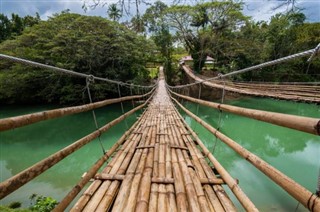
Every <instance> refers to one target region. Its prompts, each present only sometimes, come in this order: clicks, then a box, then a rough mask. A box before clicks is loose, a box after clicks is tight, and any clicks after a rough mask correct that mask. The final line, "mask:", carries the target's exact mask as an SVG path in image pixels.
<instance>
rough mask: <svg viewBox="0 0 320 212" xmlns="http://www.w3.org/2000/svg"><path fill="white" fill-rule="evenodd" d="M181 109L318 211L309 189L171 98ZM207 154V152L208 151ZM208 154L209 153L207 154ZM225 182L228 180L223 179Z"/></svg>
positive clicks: (317, 201)
mask: <svg viewBox="0 0 320 212" xmlns="http://www.w3.org/2000/svg"><path fill="white" fill-rule="evenodd" d="M173 100H174V101H175V102H176V103H177V104H178V105H179V107H180V108H181V109H183V110H184V111H185V112H186V113H187V114H188V115H189V116H191V117H192V118H194V119H195V120H196V121H197V122H198V123H200V124H201V125H202V126H204V127H205V128H206V129H207V130H209V131H210V132H211V133H213V134H214V135H215V136H216V137H218V138H219V139H220V140H221V141H223V142H224V143H226V144H227V145H228V146H230V147H231V148H232V149H233V150H234V151H236V152H237V153H238V154H239V155H240V156H242V157H243V158H245V159H246V160H247V161H249V162H250V163H251V164H253V165H254V166H255V167H256V168H258V169H259V170H260V171H261V172H263V173H264V174H265V175H267V176H268V177H269V178H270V179H272V180H273V181H274V182H275V183H277V184H278V185H279V186H281V187H282V188H283V189H284V190H285V191H287V192H288V193H289V194H290V195H291V196H292V197H294V198H295V199H296V200H298V201H299V202H300V203H301V204H302V205H304V206H305V207H306V208H308V209H309V210H312V209H313V208H315V211H320V198H319V197H317V196H316V195H314V194H312V193H311V192H310V191H308V190H307V189H305V188H304V187H302V186H301V185H300V184H298V183H296V182H295V181H294V180H292V179H291V178H289V177H288V176H286V175H284V174H283V173H281V172H280V171H279V170H277V169H276V168H274V167H273V166H271V165H270V164H268V163H266V162H265V161H263V160H262V159H261V158H259V157H258V156H256V155H254V154H253V153H251V152H249V151H248V150H247V149H245V148H244V147H242V146H241V145H239V144H237V143H236V142H235V141H233V140H232V139H230V138H228V137H227V136H225V135H224V134H222V133H221V132H219V131H217V130H216V129H215V128H213V127H212V126H210V125H209V124H207V123H206V122H204V121H202V120H201V119H200V118H199V117H197V116H196V115H194V114H193V113H191V112H190V111H188V110H187V109H186V108H185V107H183V106H182V105H181V104H180V103H179V102H178V101H177V100H175V99H173ZM208 154H209V153H208ZM208 156H210V154H209V155H208ZM216 168H217V167H216ZM224 180H225V181H226V182H227V184H228V181H227V180H226V179H224Z"/></svg>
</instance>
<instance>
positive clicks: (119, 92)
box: [118, 84, 129, 129]
mask: <svg viewBox="0 0 320 212" xmlns="http://www.w3.org/2000/svg"><path fill="white" fill-rule="evenodd" d="M118 94H119V98H121V91H120V84H118ZM120 104H121V110H122V115H123V114H124V108H123V103H122V102H120ZM124 122H125V123H126V127H127V129H129V126H128V123H127V119H125V120H124Z"/></svg>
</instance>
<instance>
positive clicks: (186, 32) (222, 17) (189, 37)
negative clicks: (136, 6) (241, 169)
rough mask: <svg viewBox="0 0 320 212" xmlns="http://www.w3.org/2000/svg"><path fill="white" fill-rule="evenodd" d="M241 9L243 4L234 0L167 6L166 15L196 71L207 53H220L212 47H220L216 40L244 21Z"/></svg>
mask: <svg viewBox="0 0 320 212" xmlns="http://www.w3.org/2000/svg"><path fill="white" fill-rule="evenodd" d="M241 10H242V4H241V3H234V2H233V1H223V2H208V3H201V4H197V5H195V6H173V7H170V8H169V9H168V10H167V12H166V19H167V21H168V22H169V25H170V26H171V27H172V28H173V29H174V30H175V31H176V35H177V37H178V38H179V39H180V40H181V41H182V42H183V43H184V44H185V47H186V49H187V50H188V51H189V53H190V55H191V56H192V58H193V62H194V63H193V64H194V65H193V68H194V70H195V71H196V72H200V70H201V69H202V67H203V65H204V62H205V59H206V57H207V56H208V55H213V56H215V55H214V54H219V53H221V52H215V53H214V52H212V50H213V49H218V48H220V47H218V45H219V41H220V40H221V39H223V37H224V36H225V35H226V33H230V32H232V31H235V30H237V29H238V28H239V26H240V25H241V24H243V23H244V21H245V20H246V17H245V16H244V15H243V14H242V12H241ZM220 49H221V48H220Z"/></svg>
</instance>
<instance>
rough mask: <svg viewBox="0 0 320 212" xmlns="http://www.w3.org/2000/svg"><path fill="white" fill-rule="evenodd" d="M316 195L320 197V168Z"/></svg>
mask: <svg viewBox="0 0 320 212" xmlns="http://www.w3.org/2000/svg"><path fill="white" fill-rule="evenodd" d="M316 195H317V196H318V197H320V168H319V174H318V187H317V190H316Z"/></svg>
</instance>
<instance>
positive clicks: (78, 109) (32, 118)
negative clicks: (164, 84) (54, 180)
mask: <svg viewBox="0 0 320 212" xmlns="http://www.w3.org/2000/svg"><path fill="white" fill-rule="evenodd" d="M154 90H155V88H153V89H152V90H151V91H150V92H148V93H146V94H143V95H134V96H125V97H121V98H114V99H107V100H103V101H99V102H94V103H90V104H85V105H80V106H74V107H66V108H59V109H54V110H47V111H43V112H37V113H32V114H27V115H21V116H16V117H10V118H3V119H0V132H1V131H5V130H10V129H14V128H18V127H23V126H26V125H30V124H34V123H37V122H40V121H45V120H49V119H54V118H59V117H63V116H67V115H72V114H76V113H82V112H86V111H89V110H93V109H96V108H101V107H104V106H107V105H110V104H115V103H119V102H123V101H129V100H135V99H140V98H142V97H146V96H149V95H151V94H152V92H154Z"/></svg>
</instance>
